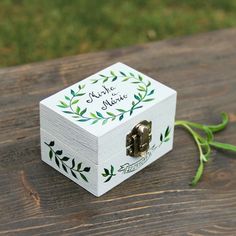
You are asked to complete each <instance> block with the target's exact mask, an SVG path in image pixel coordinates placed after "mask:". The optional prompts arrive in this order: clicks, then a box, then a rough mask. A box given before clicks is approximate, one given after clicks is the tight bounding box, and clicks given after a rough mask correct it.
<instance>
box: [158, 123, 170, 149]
mask: <svg viewBox="0 0 236 236" xmlns="http://www.w3.org/2000/svg"><path fill="white" fill-rule="evenodd" d="M169 140H170V127H169V126H167V128H166V130H165V132H164V133H161V134H160V144H159V147H160V146H161V145H162V144H163V143H166V142H168V141H169Z"/></svg>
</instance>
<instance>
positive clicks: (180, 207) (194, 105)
mask: <svg viewBox="0 0 236 236" xmlns="http://www.w3.org/2000/svg"><path fill="white" fill-rule="evenodd" d="M117 61H121V62H124V63H127V64H128V65H130V66H132V67H134V68H136V69H137V70H139V71H142V72H143V73H146V74H147V75H150V76H151V77H153V78H156V79H157V80H159V81H160V82H163V83H165V84H166V85H168V86H170V87H173V88H174V89H175V90H177V91H178V105H177V119H188V120H192V121H198V122H203V123H214V122H218V121H219V120H220V116H219V114H220V112H221V111H226V112H228V113H229V114H230V120H231V123H230V125H229V126H228V128H227V129H226V130H225V131H223V132H222V133H221V134H219V135H217V139H218V140H219V141H225V142H229V143H232V144H236V118H235V117H236V105H235V104H236V93H235V91H236V29H229V30H221V31H216V32H212V33H206V34H200V35H197V36H192V37H185V38H179V39H174V40H167V41H162V42H157V43H151V44H146V45H139V46H134V47H130V48H125V49H118V50H112V51H107V52H100V53H91V54H85V55H80V56H75V57H69V58H63V59H59V60H54V61H49V62H43V63H35V64H30V65H24V66H18V67H12V68H6V69H1V70H0V94H1V95H0V96H1V99H0V158H1V162H0V170H1V171H0V235H128V234H129V235H147V234H149V235H236V171H235V170H236V160H235V155H233V154H232V153H224V152H219V151H214V152H213V153H212V158H211V160H210V161H209V163H208V164H207V166H206V169H205V174H204V177H203V179H202V182H201V183H200V184H199V185H198V186H197V187H195V188H191V187H189V186H188V183H189V181H190V180H191V178H192V176H193V174H194V171H195V169H196V167H197V157H198V156H197V155H198V154H197V149H196V147H195V146H194V143H193V141H192V139H191V138H190V137H189V136H188V135H187V134H186V133H185V132H184V131H183V130H180V129H176V132H175V145H174V150H173V151H172V152H171V153H169V154H168V155H166V156H165V157H163V158H161V159H160V160H158V161H156V162H155V163H153V164H152V165H151V166H149V167H147V168H145V169H144V170H143V171H141V172H140V173H138V174H136V175H135V176H133V177H132V178H130V179H129V180H128V181H126V182H124V183H122V184H121V185H119V186H118V187H116V188H114V189H113V190H111V191H110V192H109V193H107V194H105V195H104V196H102V197H100V198H96V197H94V196H92V195H91V194H89V193H88V192H86V191H85V190H83V189H82V188H81V187H79V186H77V185H76V184H74V183H73V182H71V181H70V180H69V179H66V178H65V177H63V176H62V175H60V174H59V173H58V172H56V171H54V170H53V169H52V168H50V167H49V166H47V165H46V164H43V163H42V162H41V160H40V147H39V114H38V103H39V101H40V100H41V99H43V98H45V97H47V96H48V95H50V94H53V93H54V92H57V91H59V90H61V89H62V88H64V87H66V86H68V85H71V84H73V83H75V82H77V81H78V80H81V79H83V78H85V77H87V76H89V75H91V74H92V73H94V72H96V71H98V70H100V69H102V68H104V67H106V66H108V65H111V64H112V63H114V62H117Z"/></svg>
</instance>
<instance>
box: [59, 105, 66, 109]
mask: <svg viewBox="0 0 236 236" xmlns="http://www.w3.org/2000/svg"><path fill="white" fill-rule="evenodd" d="M57 106H58V107H60V108H67V106H66V107H65V106H63V105H57Z"/></svg>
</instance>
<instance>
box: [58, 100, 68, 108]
mask: <svg viewBox="0 0 236 236" xmlns="http://www.w3.org/2000/svg"><path fill="white" fill-rule="evenodd" d="M60 103H61V105H58V106H63V108H67V107H69V105H67V104H66V103H65V102H63V101H60Z"/></svg>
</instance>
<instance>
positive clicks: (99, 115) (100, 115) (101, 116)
mask: <svg viewBox="0 0 236 236" xmlns="http://www.w3.org/2000/svg"><path fill="white" fill-rule="evenodd" d="M96 114H97V115H98V117H100V118H104V117H103V115H102V114H101V113H100V112H98V111H96Z"/></svg>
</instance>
